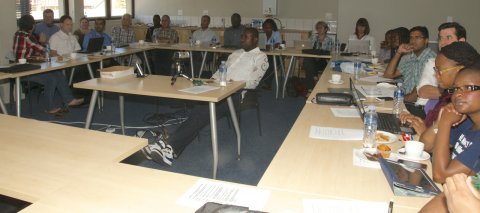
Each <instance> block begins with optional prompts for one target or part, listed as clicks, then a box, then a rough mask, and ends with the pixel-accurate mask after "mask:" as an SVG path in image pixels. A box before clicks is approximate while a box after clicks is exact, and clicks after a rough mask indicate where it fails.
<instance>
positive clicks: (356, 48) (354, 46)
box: [348, 40, 370, 54]
mask: <svg viewBox="0 0 480 213" xmlns="http://www.w3.org/2000/svg"><path fill="white" fill-rule="evenodd" d="M348 52H351V53H364V54H368V53H370V40H348Z"/></svg>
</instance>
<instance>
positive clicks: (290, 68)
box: [282, 56, 295, 98]
mask: <svg viewBox="0 0 480 213" xmlns="http://www.w3.org/2000/svg"><path fill="white" fill-rule="evenodd" d="M294 63H295V56H292V58H291V59H290V64H288V70H287V74H286V75H285V79H284V81H283V91H282V98H285V89H286V87H287V81H288V78H289V77H290V72H291V70H292V66H293V64H294Z"/></svg>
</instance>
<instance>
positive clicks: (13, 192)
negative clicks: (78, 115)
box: [0, 114, 147, 203]
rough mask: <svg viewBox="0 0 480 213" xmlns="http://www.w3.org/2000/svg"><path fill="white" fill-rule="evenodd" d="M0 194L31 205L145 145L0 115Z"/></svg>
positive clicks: (61, 126) (82, 130)
mask: <svg viewBox="0 0 480 213" xmlns="http://www.w3.org/2000/svg"><path fill="white" fill-rule="evenodd" d="M0 134H1V135H2V139H1V140H0V147H2V148H1V149H0V162H2V163H1V164H0V194H2V195H5V196H9V197H13V198H16V199H19V200H23V201H27V202H30V203H32V202H36V201H37V200H39V199H40V198H42V197H45V196H47V195H49V194H50V193H52V192H54V191H56V190H58V189H59V188H61V187H63V186H64V185H66V184H68V183H70V182H71V181H72V180H74V179H75V178H78V177H85V175H87V173H89V172H90V171H96V170H97V168H98V167H99V166H102V165H103V164H105V163H118V162H120V161H122V160H123V159H125V158H127V157H128V156H130V155H132V154H133V153H135V152H137V151H138V150H139V149H141V148H142V147H144V146H145V145H147V140H146V139H141V138H135V137H126V136H122V135H115V134H109V133H105V132H99V131H93V130H87V129H82V128H76V127H70V126H65V125H60V124H54V123H48V122H44V121H37V120H33V119H26V118H18V117H15V116H9V115H2V114H0Z"/></svg>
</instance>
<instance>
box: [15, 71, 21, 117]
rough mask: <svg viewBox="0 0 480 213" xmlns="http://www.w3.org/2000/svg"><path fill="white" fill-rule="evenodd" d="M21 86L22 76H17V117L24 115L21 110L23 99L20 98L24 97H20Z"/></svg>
mask: <svg viewBox="0 0 480 213" xmlns="http://www.w3.org/2000/svg"><path fill="white" fill-rule="evenodd" d="M20 88H21V86H20V77H16V78H15V96H16V97H17V99H16V101H17V103H16V104H17V117H20V116H21V115H22V113H21V111H20V107H21V105H20V102H21V100H20V99H21V98H22V97H20Z"/></svg>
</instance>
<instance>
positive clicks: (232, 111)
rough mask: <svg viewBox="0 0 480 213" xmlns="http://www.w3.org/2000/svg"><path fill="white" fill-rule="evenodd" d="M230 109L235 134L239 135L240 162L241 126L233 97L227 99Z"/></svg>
mask: <svg viewBox="0 0 480 213" xmlns="http://www.w3.org/2000/svg"><path fill="white" fill-rule="evenodd" d="M227 102H228V108H229V109H230V115H231V116H232V122H233V126H234V127H235V133H237V160H240V145H241V143H242V140H241V133H240V126H239V125H238V119H237V113H236V112H235V105H234V104H233V101H232V96H230V97H228V98H227Z"/></svg>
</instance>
